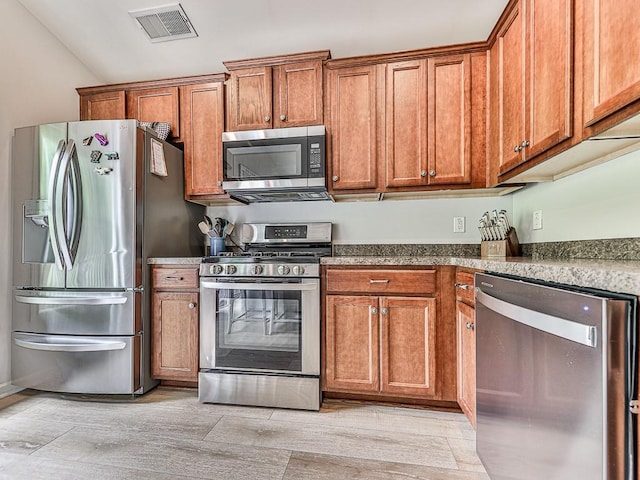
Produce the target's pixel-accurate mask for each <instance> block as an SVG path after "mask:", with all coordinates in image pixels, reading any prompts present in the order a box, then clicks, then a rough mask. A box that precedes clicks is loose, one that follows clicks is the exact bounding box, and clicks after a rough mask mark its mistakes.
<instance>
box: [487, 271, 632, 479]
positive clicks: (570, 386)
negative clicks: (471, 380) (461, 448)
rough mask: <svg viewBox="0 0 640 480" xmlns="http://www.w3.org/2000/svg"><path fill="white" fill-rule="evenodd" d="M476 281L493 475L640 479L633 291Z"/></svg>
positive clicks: (490, 279)
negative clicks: (639, 473) (639, 471)
mask: <svg viewBox="0 0 640 480" xmlns="http://www.w3.org/2000/svg"><path fill="white" fill-rule="evenodd" d="M475 285H476V290H475V292H476V325H475V328H476V393H477V398H476V402H477V405H476V408H477V435H476V448H477V451H478V455H479V457H480V459H481V460H482V463H483V464H484V466H485V468H486V470H487V473H488V474H489V477H490V478H491V479H492V480H507V479H508V480H541V479H544V480H574V479H575V480H578V479H579V480H631V479H635V478H636V476H635V468H636V467H635V458H634V457H635V448H636V447H635V445H636V427H635V421H634V418H633V413H632V410H635V408H636V407H635V402H634V401H635V399H637V379H636V369H637V363H636V362H637V356H638V354H637V346H636V343H637V342H636V338H637V331H636V319H637V311H636V309H637V299H636V297H633V296H630V295H618V294H614V293H609V292H601V291H595V290H583V289H576V288H570V287H563V286H561V285H550V284H538V283H533V282H531V281H525V280H523V279H518V278H513V277H502V276H497V275H490V274H477V275H476V279H475Z"/></svg>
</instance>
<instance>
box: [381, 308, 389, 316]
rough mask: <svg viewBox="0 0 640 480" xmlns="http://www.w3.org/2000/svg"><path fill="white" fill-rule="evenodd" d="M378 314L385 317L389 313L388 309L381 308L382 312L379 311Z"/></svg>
mask: <svg viewBox="0 0 640 480" xmlns="http://www.w3.org/2000/svg"><path fill="white" fill-rule="evenodd" d="M380 313H381V314H382V315H386V314H387V313H389V309H388V308H383V309H382V310H380Z"/></svg>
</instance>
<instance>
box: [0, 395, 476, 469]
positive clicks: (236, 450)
mask: <svg viewBox="0 0 640 480" xmlns="http://www.w3.org/2000/svg"><path fill="white" fill-rule="evenodd" d="M474 438H475V433H474V431H473V429H472V428H471V426H470V425H469V423H468V422H467V420H466V418H465V417H464V416H463V415H462V414H457V413H448V412H436V411H430V410H423V409H411V408H400V407H392V406H378V405H364V404H359V403H355V402H352V403H349V402H336V401H333V402H325V404H324V405H323V407H322V410H321V411H320V412H319V413H317V412H303V411H293V410H277V409H271V408H253V407H236V406H229V405H212V404H201V403H199V402H198V400H197V395H196V392H195V391H193V390H184V389H169V388H157V389H155V390H153V391H151V392H150V393H148V394H147V395H144V396H143V397H141V398H137V399H134V400H115V401H114V400H111V399H104V400H102V399H99V400H96V399H82V398H77V397H69V396H63V395H56V394H46V393H37V392H32V391H25V392H23V393H20V394H17V395H13V396H11V397H7V398H4V399H1V400H0V479H27V478H28V479H30V480H44V479H46V480H50V479H56V480H57V479H65V480H66V479H82V480H86V479H92V480H103V479H118V480H122V479H134V478H135V479H153V480H162V479H195V478H199V479H200V478H210V479H217V480H236V479H238V480H240V479H242V480H262V479H264V480H276V479H277V480H294V479H295V480H307V479H308V480H330V479H331V480H333V479H341V480H342V479H357V480H394V479H398V480H400V479H402V480H408V479H414V480H418V479H422V480H488V477H487V475H486V473H485V472H484V469H483V468H482V465H481V464H480V461H479V460H478V457H477V456H476V454H475V440H474Z"/></svg>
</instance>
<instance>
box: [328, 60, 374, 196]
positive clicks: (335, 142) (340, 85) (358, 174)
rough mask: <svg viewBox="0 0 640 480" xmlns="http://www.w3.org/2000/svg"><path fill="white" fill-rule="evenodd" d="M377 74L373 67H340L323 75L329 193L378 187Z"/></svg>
mask: <svg viewBox="0 0 640 480" xmlns="http://www.w3.org/2000/svg"><path fill="white" fill-rule="evenodd" d="M379 75H380V67H379V66H377V65H370V66H364V67H349V68H340V69H336V70H330V71H329V72H328V74H327V88H328V90H329V106H328V111H329V118H328V121H327V135H328V137H329V139H330V142H331V150H330V152H331V157H330V158H331V160H330V161H329V162H328V163H329V168H328V171H329V190H330V191H334V192H336V191H342V190H357V189H372V190H373V189H376V188H377V186H378V157H379V147H378V138H379V126H380V125H379V122H380V120H379V118H378V113H379V111H380V110H379V108H378V105H377V103H378V85H379V78H378V77H379Z"/></svg>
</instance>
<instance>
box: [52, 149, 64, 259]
mask: <svg viewBox="0 0 640 480" xmlns="http://www.w3.org/2000/svg"><path fill="white" fill-rule="evenodd" d="M65 150H66V142H65V141H64V140H60V142H59V143H58V148H57V149H56V153H55V154H54V155H53V160H52V161H51V170H50V172H49V189H48V201H49V212H48V216H49V241H50V242H51V250H52V252H53V258H54V260H55V264H56V267H58V269H59V270H64V267H63V265H62V255H61V254H60V241H61V239H60V237H59V227H58V224H59V223H60V222H61V218H59V217H58V216H57V210H58V202H60V201H61V198H60V196H59V194H58V191H57V188H58V183H59V182H58V177H59V175H60V165H61V163H62V157H63V155H64V153H65Z"/></svg>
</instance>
